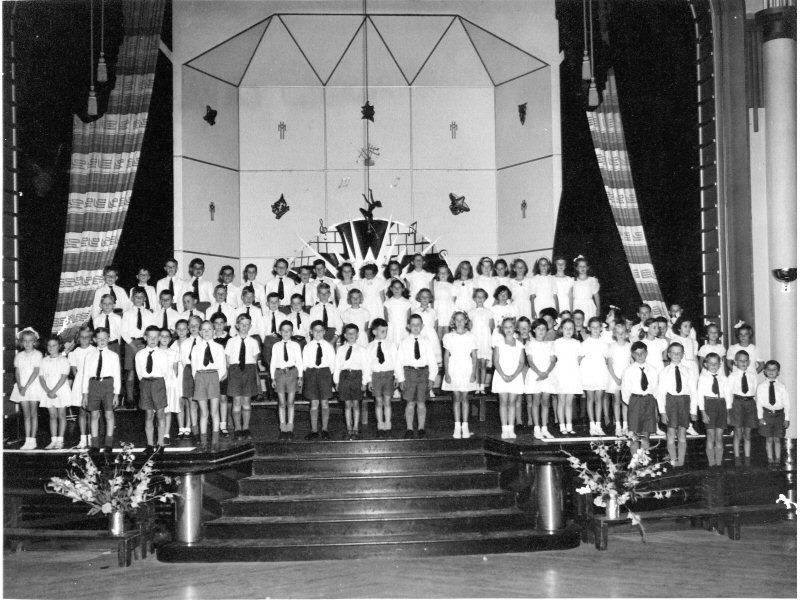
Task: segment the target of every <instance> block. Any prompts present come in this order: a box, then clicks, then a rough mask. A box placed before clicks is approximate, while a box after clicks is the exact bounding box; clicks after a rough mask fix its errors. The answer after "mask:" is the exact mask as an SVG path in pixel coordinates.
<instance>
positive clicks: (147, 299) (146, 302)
mask: <svg viewBox="0 0 800 600" xmlns="http://www.w3.org/2000/svg"><path fill="white" fill-rule="evenodd" d="M142 289H144V288H142ZM144 307H145V308H146V309H147V310H150V296H149V295H148V294H147V290H145V292H144Z"/></svg>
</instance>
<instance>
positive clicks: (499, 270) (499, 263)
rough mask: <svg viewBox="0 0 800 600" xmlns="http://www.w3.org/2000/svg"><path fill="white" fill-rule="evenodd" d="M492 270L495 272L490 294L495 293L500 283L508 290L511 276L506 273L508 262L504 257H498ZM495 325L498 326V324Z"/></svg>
mask: <svg viewBox="0 0 800 600" xmlns="http://www.w3.org/2000/svg"><path fill="white" fill-rule="evenodd" d="M494 272H495V276H494V289H495V291H494V292H492V296H494V295H495V293H496V292H497V288H498V287H500V286H501V285H504V286H506V287H507V288H509V291H510V289H511V288H510V286H509V284H510V283H511V278H510V276H509V273H508V263H507V262H506V261H505V260H504V259H502V258H498V259H497V260H496V261H495V263H494ZM497 326H498V327H500V325H499V324H498V325H497Z"/></svg>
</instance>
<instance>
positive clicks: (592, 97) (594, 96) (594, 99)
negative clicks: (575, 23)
mask: <svg viewBox="0 0 800 600" xmlns="http://www.w3.org/2000/svg"><path fill="white" fill-rule="evenodd" d="M589 45H590V47H591V82H590V83H589V97H588V99H587V103H588V105H589V106H600V94H599V93H598V91H597V82H596V81H595V79H594V67H595V60H594V23H593V19H592V0H589Z"/></svg>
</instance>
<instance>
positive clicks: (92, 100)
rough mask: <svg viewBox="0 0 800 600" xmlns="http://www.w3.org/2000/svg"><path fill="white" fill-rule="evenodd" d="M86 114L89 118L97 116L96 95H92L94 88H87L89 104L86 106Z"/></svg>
mask: <svg viewBox="0 0 800 600" xmlns="http://www.w3.org/2000/svg"><path fill="white" fill-rule="evenodd" d="M86 114H87V115H89V116H90V117H96V116H97V95H96V94H95V93H94V86H92V87H91V88H89V102H88V103H87V104H86Z"/></svg>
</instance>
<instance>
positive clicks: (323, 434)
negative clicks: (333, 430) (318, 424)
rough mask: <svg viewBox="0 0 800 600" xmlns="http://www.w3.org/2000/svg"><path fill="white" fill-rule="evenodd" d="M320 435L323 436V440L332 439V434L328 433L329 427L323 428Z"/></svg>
mask: <svg viewBox="0 0 800 600" xmlns="http://www.w3.org/2000/svg"><path fill="white" fill-rule="evenodd" d="M319 437H321V438H322V439H323V440H329V439H331V434H330V433H328V430H327V429H323V430H322V433H321V434H319Z"/></svg>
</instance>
